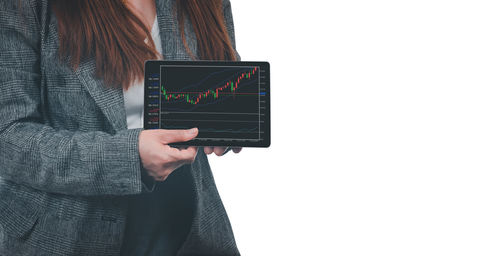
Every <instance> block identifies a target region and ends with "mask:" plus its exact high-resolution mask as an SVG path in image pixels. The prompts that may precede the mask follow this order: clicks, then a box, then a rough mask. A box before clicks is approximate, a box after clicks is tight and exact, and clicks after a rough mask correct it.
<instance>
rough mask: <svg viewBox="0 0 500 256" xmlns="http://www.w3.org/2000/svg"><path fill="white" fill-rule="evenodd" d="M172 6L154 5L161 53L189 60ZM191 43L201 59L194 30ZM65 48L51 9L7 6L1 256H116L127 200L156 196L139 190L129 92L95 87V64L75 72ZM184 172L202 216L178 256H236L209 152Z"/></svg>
mask: <svg viewBox="0 0 500 256" xmlns="http://www.w3.org/2000/svg"><path fill="white" fill-rule="evenodd" d="M18 2H20V3H21V5H22V6H20V7H21V8H18V7H19V6H17V4H18ZM173 2H175V1H174V0H156V6H157V17H158V24H159V28H160V34H161V40H162V48H163V53H162V54H163V57H164V59H167V60H189V59H190V58H189V55H188V54H187V52H186V50H185V49H184V47H183V44H182V41H180V36H179V31H178V30H177V29H176V27H177V24H176V21H175V20H174V19H173V17H172V15H171V12H172V3H173ZM223 8H224V10H223V11H224V15H225V18H226V25H227V26H228V29H229V33H230V35H231V38H232V42H233V46H234V29H233V20H232V14H231V5H230V2H229V0H224V1H223ZM187 39H188V45H189V46H190V47H191V49H192V51H193V52H196V40H195V36H194V34H193V32H192V29H190V26H187ZM58 45H59V42H58V34H57V20H56V18H55V16H54V14H53V13H52V12H51V10H50V8H49V5H48V0H22V1H18V0H0V255H118V254H119V251H120V247H121V243H122V240H123V234H124V229H125V218H126V215H127V196H130V195H137V194H140V193H150V192H151V189H154V187H148V186H146V185H145V184H144V183H143V182H142V181H141V170H142V166H141V164H140V158H139V153H138V147H137V145H138V144H137V142H138V135H139V133H140V131H141V130H142V129H127V122H126V114H125V108H124V101H123V93H122V90H121V89H109V88H105V87H104V86H103V84H102V81H101V80H97V79H96V78H95V76H94V71H95V63H94V62H93V61H92V59H88V60H85V61H83V62H82V63H81V65H80V66H79V68H78V70H77V71H76V72H73V71H72V70H71V69H70V68H69V67H68V65H65V64H63V63H62V62H59V61H58V60H57V49H58V47H59V46H58ZM183 168H184V169H183V171H187V172H189V173H190V176H191V177H192V180H193V183H194V185H193V187H194V194H195V202H196V207H195V212H194V219H193V222H192V226H191V230H190V232H189V234H188V236H187V240H186V241H185V242H184V244H183V246H182V248H181V251H180V252H179V254H180V255H204V254H205V255H238V254H239V253H238V249H237V247H236V243H235V241H234V237H233V233H232V229H231V225H230V222H229V219H228V217H227V214H226V212H225V209H224V206H223V204H222V202H221V199H220V197H219V194H218V192H217V188H216V186H215V183H214V179H213V176H212V172H211V169H210V166H209V163H208V160H207V156H206V154H205V153H204V151H203V150H202V149H201V148H200V150H199V151H198V155H197V157H196V160H195V162H194V163H193V164H190V165H185V166H184V167H183Z"/></svg>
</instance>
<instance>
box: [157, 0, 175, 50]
mask: <svg viewBox="0 0 500 256" xmlns="http://www.w3.org/2000/svg"><path fill="white" fill-rule="evenodd" d="M155 1H156V16H157V20H158V28H159V29H160V38H161V48H162V55H163V59H165V60H169V59H173V58H174V57H175V53H176V52H177V47H178V46H177V45H178V44H177V41H176V36H175V31H176V27H175V24H176V23H174V18H173V15H172V3H171V0H155Z"/></svg>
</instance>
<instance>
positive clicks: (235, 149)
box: [233, 147, 243, 154]
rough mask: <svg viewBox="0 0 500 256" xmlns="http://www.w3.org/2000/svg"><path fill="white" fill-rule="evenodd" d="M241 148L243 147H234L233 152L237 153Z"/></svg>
mask: <svg viewBox="0 0 500 256" xmlns="http://www.w3.org/2000/svg"><path fill="white" fill-rule="evenodd" d="M242 149H243V148H242V147H236V148H233V152H234V153H236V154H238V153H240V152H241V150H242Z"/></svg>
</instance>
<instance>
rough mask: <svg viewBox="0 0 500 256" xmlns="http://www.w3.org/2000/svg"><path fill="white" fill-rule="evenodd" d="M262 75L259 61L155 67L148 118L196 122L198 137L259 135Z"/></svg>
mask: <svg viewBox="0 0 500 256" xmlns="http://www.w3.org/2000/svg"><path fill="white" fill-rule="evenodd" d="M266 76H267V74H265V71H263V70H261V68H260V67H259V66H246V65H245V66H243V65H242V66H234V65H232V66H223V65H221V66H213V65H212V66H203V65H194V66H193V65H164V66H161V68H160V70H159V72H158V74H157V75H156V79H155V78H153V79H150V80H151V82H150V83H149V89H150V90H149V91H148V94H149V100H148V102H149V103H150V104H149V107H148V108H147V109H146V111H147V113H146V116H147V117H148V118H149V119H148V123H149V124H150V125H151V124H153V125H154V124H158V128H162V129H189V128H192V127H197V128H198V130H199V133H198V136H197V137H196V138H195V140H198V141H214V140H217V141H221V140H222V141H259V140H262V137H263V135H262V134H263V133H264V129H263V127H262V126H263V122H264V120H263V119H262V117H263V116H264V110H265V108H266V107H265V106H266V97H267V96H268V95H267V94H268V91H267V90H266V88H265V87H264V86H261V85H262V84H261V83H262V81H264V80H263V79H264V78H265V77H266ZM155 80H156V81H155Z"/></svg>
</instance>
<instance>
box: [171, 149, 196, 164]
mask: <svg viewBox="0 0 500 256" xmlns="http://www.w3.org/2000/svg"><path fill="white" fill-rule="evenodd" d="M165 149H166V150H165V152H164V154H167V155H168V157H170V158H172V159H173V160H174V161H181V162H191V161H193V160H194V158H195V157H196V154H197V153H198V147H195V146H190V147H188V148H187V149H182V150H180V149H178V148H173V147H169V146H168V145H167V146H165Z"/></svg>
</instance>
